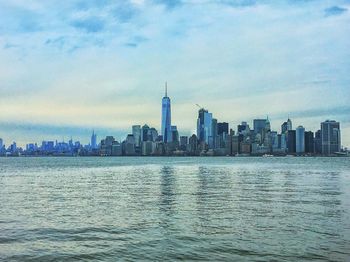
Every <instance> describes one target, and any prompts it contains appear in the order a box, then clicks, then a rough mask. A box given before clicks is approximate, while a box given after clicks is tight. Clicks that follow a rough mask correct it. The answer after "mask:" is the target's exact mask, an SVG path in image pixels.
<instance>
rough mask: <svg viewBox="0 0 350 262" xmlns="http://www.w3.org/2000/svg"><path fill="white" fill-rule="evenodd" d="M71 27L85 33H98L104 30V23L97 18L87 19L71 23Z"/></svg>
mask: <svg viewBox="0 0 350 262" xmlns="http://www.w3.org/2000/svg"><path fill="white" fill-rule="evenodd" d="M71 25H72V26H73V27H75V28H77V29H80V30H83V31H85V32H87V33H98V32H101V31H102V30H103V29H104V26H105V22H104V21H103V20H102V19H100V18H98V17H89V18H85V19H79V20H75V21H72V22H71Z"/></svg>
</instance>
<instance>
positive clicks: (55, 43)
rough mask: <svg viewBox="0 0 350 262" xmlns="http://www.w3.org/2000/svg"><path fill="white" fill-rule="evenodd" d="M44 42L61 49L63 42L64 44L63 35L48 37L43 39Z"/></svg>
mask: <svg viewBox="0 0 350 262" xmlns="http://www.w3.org/2000/svg"><path fill="white" fill-rule="evenodd" d="M45 44H46V45H50V46H55V47H57V48H59V49H62V48H63V46H64V44H65V37H64V36H60V37H56V38H49V39H47V40H46V41H45Z"/></svg>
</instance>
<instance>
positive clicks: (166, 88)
mask: <svg viewBox="0 0 350 262" xmlns="http://www.w3.org/2000/svg"><path fill="white" fill-rule="evenodd" d="M165 97H168V85H167V82H165Z"/></svg>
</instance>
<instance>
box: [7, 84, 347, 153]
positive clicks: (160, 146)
mask: <svg viewBox="0 0 350 262" xmlns="http://www.w3.org/2000/svg"><path fill="white" fill-rule="evenodd" d="M196 105H197V106H198V107H199V110H198V118H197V122H196V126H197V132H196V134H193V135H192V136H190V137H188V136H183V135H179V130H178V128H177V126H176V125H173V124H172V121H171V99H170V97H169V96H168V87H167V83H165V94H164V97H163V98H162V103H161V130H160V132H158V130H157V129H156V128H154V127H150V126H149V125H147V124H144V125H143V126H141V125H133V126H132V128H131V133H130V134H128V135H127V136H126V138H125V140H123V141H117V140H116V139H115V138H114V137H113V136H106V137H105V138H103V139H101V140H100V142H98V140H97V134H96V133H95V131H93V132H92V135H91V140H90V143H89V144H87V145H83V144H81V143H80V142H79V141H73V139H70V140H69V141H68V143H67V142H64V141H63V142H58V141H57V140H56V141H42V142H41V144H39V145H38V144H37V143H29V144H27V145H26V147H25V148H24V149H23V148H21V147H17V144H16V142H13V143H12V144H10V145H9V146H8V147H6V145H5V144H4V142H3V139H1V138H0V156H349V151H348V149H347V148H343V147H342V146H341V129H340V123H339V122H337V121H335V120H325V121H324V122H322V123H321V124H320V129H319V130H315V131H310V130H305V127H304V126H302V125H299V126H297V127H295V128H294V129H293V124H292V120H291V119H290V118H289V117H288V119H287V120H286V121H285V122H283V123H282V124H281V130H280V131H275V130H272V129H271V123H270V120H269V118H268V117H266V118H264V119H254V120H253V126H250V125H249V124H248V123H247V122H246V121H242V122H241V124H239V125H237V129H235V128H233V127H229V124H228V123H227V122H220V121H218V119H216V118H214V117H213V114H212V113H210V112H209V110H208V109H205V108H203V107H201V106H200V105H198V104H196Z"/></svg>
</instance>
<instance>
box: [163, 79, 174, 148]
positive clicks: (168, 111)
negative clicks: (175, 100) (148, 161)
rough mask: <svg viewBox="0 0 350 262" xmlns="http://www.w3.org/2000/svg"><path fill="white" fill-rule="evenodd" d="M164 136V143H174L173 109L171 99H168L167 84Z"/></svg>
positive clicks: (164, 105)
mask: <svg viewBox="0 0 350 262" xmlns="http://www.w3.org/2000/svg"><path fill="white" fill-rule="evenodd" d="M162 136H163V142H164V143H168V142H171V141H172V136H171V107H170V98H169V97H168V87H167V83H165V96H164V97H163V99H162Z"/></svg>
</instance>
